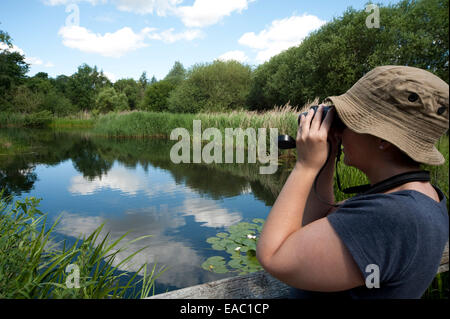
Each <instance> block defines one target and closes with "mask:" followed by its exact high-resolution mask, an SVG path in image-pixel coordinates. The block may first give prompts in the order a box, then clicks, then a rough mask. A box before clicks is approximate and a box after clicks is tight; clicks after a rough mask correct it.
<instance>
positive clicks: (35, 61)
mask: <svg viewBox="0 0 450 319" xmlns="http://www.w3.org/2000/svg"><path fill="white" fill-rule="evenodd" d="M2 50H6V51H9V52H17V53H19V54H21V55H23V56H24V57H25V62H26V63H28V64H30V65H31V66H35V65H43V66H45V67H47V68H49V67H53V66H54V65H53V64H52V63H51V62H47V63H44V61H42V59H40V58H38V57H34V56H28V55H26V54H25V52H24V51H23V50H22V49H21V48H19V47H18V46H16V45H13V46H12V48H10V47H8V46H7V45H6V44H5V43H0V51H2Z"/></svg>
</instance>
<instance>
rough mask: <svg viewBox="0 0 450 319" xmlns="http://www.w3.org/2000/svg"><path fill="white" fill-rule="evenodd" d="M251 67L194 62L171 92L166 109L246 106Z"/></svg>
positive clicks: (186, 110) (184, 110)
mask: <svg viewBox="0 0 450 319" xmlns="http://www.w3.org/2000/svg"><path fill="white" fill-rule="evenodd" d="M251 72H252V71H251V68H250V67H249V66H247V65H243V64H241V63H239V62H237V61H227V62H223V61H219V60H216V61H214V62H213V63H210V64H197V65H195V66H193V67H192V69H191V70H189V72H188V75H187V78H186V80H185V81H183V82H182V83H181V84H180V85H179V86H178V87H177V88H176V89H175V90H174V92H173V93H172V94H171V96H170V98H169V110H170V111H172V112H186V113H195V112H199V111H230V110H234V109H242V108H245V107H246V100H247V96H248V94H249V90H250V82H251Z"/></svg>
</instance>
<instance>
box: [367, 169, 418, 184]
mask: <svg viewBox="0 0 450 319" xmlns="http://www.w3.org/2000/svg"><path fill="white" fill-rule="evenodd" d="M417 170H420V167H418V166H396V165H384V166H382V165H379V166H378V167H374V168H372V169H370V170H368V171H367V172H364V173H365V174H366V175H367V178H368V179H369V182H370V184H371V185H374V184H376V183H378V182H381V181H383V180H385V179H388V178H389V177H392V176H395V175H398V174H402V173H406V172H411V171H417Z"/></svg>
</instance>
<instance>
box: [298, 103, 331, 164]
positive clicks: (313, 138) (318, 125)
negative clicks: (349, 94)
mask: <svg viewBox="0 0 450 319" xmlns="http://www.w3.org/2000/svg"><path fill="white" fill-rule="evenodd" d="M334 112H336V111H335V110H334V108H333V109H331V110H329V111H328V112H327V115H326V117H325V119H324V120H323V122H321V119H322V114H323V105H320V106H319V108H318V110H317V112H316V115H315V116H314V110H312V109H310V110H309V112H308V115H306V116H304V115H302V117H301V119H300V125H299V127H298V131H297V139H296V144H297V164H300V165H301V166H303V167H305V168H310V169H313V170H317V171H319V170H320V169H321V168H322V166H323V164H324V163H325V161H326V159H327V156H328V142H327V139H328V133H329V131H330V128H331V124H332V121H333V118H334ZM313 116H314V119H313ZM333 135H334V134H333ZM332 138H333V139H332V140H331V141H330V142H332V143H333V144H335V143H336V144H337V138H336V136H335V135H334V136H333V137H332ZM333 146H334V149H333V150H332V152H333V153H334V155H336V154H337V145H333ZM331 155H333V154H331Z"/></svg>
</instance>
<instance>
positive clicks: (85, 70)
mask: <svg viewBox="0 0 450 319" xmlns="http://www.w3.org/2000/svg"><path fill="white" fill-rule="evenodd" d="M105 87H111V82H110V81H109V80H108V78H107V77H106V76H105V75H104V74H103V72H102V71H101V72H98V70H97V67H96V66H95V67H94V68H92V67H90V66H89V65H87V64H83V65H81V66H79V67H78V71H77V72H76V73H74V74H73V75H72V76H71V77H70V81H69V82H68V85H67V95H68V97H69V98H70V100H71V101H72V103H73V104H74V105H76V106H77V109H78V110H91V109H93V108H94V107H95V105H96V103H95V102H96V96H97V94H99V92H100V90H101V89H103V88H105Z"/></svg>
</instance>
